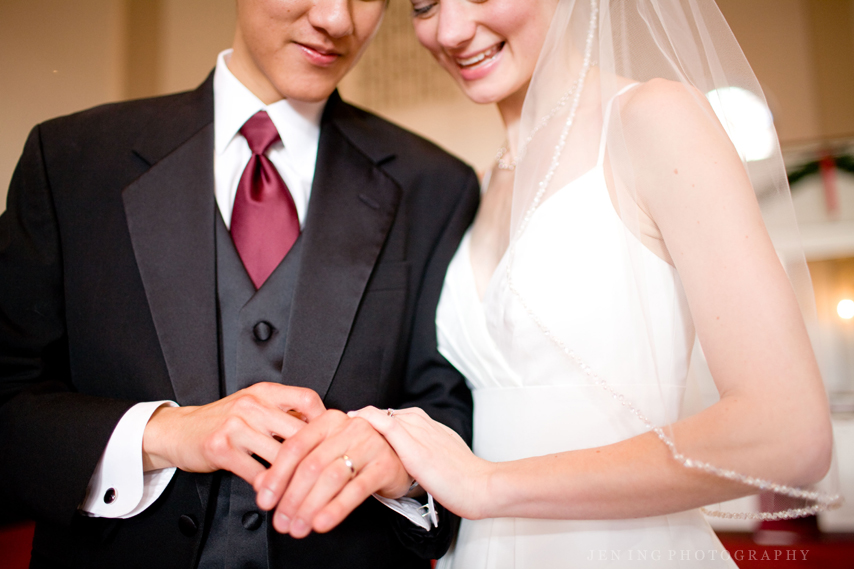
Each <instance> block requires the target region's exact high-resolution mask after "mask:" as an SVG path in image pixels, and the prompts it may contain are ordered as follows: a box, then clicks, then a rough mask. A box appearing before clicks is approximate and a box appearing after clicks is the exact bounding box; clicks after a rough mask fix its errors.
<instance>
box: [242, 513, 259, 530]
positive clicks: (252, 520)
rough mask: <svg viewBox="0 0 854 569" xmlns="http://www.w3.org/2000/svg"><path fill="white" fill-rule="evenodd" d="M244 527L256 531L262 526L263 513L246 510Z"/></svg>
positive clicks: (243, 521)
mask: <svg viewBox="0 0 854 569" xmlns="http://www.w3.org/2000/svg"><path fill="white" fill-rule="evenodd" d="M241 521H242V523H243V527H245V528H246V529H248V530H249V531H255V530H256V529H258V528H259V527H261V514H259V513H258V512H246V513H245V514H243V520H241Z"/></svg>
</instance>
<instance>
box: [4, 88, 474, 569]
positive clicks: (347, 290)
mask: <svg viewBox="0 0 854 569" xmlns="http://www.w3.org/2000/svg"><path fill="white" fill-rule="evenodd" d="M213 116H214V113H213V88H212V80H211V78H208V80H207V81H206V82H205V83H204V84H203V85H202V86H201V87H200V88H199V89H197V90H195V91H193V92H189V93H183V94H178V95H172V96H167V97H161V98H156V99H149V100H140V101H133V102H127V103H120V104H114V105H107V106H103V107H99V108H95V109H92V110H89V111H85V112H82V113H78V114H75V115H71V116H68V117H63V118H59V119H55V120H52V121H49V122H47V123H44V124H41V125H39V126H37V127H36V128H35V129H34V130H33V132H32V133H31V135H30V137H29V140H28V141H27V143H26V147H25V149H24V153H23V156H22V158H21V160H20V162H19V164H18V167H17V169H16V171H15V174H14V176H13V179H12V184H11V188H10V191H9V197H8V206H7V211H6V212H5V213H4V214H3V215H2V217H0V492H2V496H3V498H4V500H3V501H4V502H5V503H6V504H7V505H8V504H13V507H15V508H18V509H21V510H23V511H24V512H25V513H27V514H28V515H31V516H33V517H35V519H36V520H38V524H37V529H36V537H35V541H34V546H33V547H34V552H33V553H34V561H33V564H34V566H39V567H42V566H43V567H54V566H56V567H146V568H153V567H158V568H164V567H175V568H182V569H183V568H190V567H192V566H193V565H194V563H195V562H196V560H197V559H198V555H199V551H200V547H201V544H202V540H203V538H204V536H205V533H206V529H207V528H208V527H209V525H210V517H211V516H212V515H213V509H214V508H212V507H211V502H212V485H213V481H214V480H215V476H216V475H195V474H188V473H184V472H181V471H179V472H177V474H176V475H175V477H174V478H173V480H172V482H171V483H170V485H169V487H168V488H167V489H166V491H165V492H164V494H163V495H162V496H161V497H160V499H159V500H158V501H157V502H156V503H155V504H154V505H152V506H151V507H150V508H149V509H148V510H146V511H145V512H143V513H142V514H140V515H138V516H136V517H134V518H131V519H128V520H107V519H99V518H88V517H85V516H83V515H81V514H80V513H78V506H79V505H80V503H81V501H82V500H83V498H84V495H85V492H86V488H87V485H88V482H89V479H90V477H91V476H92V473H93V470H94V468H95V465H96V464H97V462H98V460H99V458H100V456H101V453H102V452H103V450H104V447H105V445H106V443H107V441H108V439H109V437H110V435H111V433H112V431H113V428H114V427H115V425H116V424H117V422H118V421H119V419H120V418H121V417H122V415H123V414H124V413H125V411H127V410H128V409H129V408H130V407H131V406H132V405H133V404H134V403H136V402H140V401H155V400H162V399H173V400H175V401H177V402H178V403H179V404H181V405H202V404H205V403H209V402H212V401H215V400H216V399H218V398H220V397H221V387H220V380H219V378H220V368H219V356H218V345H217V343H218V337H217V336H218V334H217V314H216V307H217V302H216V294H217V293H216V266H215V244H214V235H215V225H214V223H215V220H216V215H217V212H216V203H215V197H214V177H213V157H214V151H213V136H214V135H213V133H214V130H213ZM477 188H478V184H477V180H476V177H475V175H474V173H473V172H472V171H471V169H470V168H468V167H467V166H465V165H463V164H462V163H461V162H459V161H458V160H456V159H454V158H452V157H450V156H449V155H447V154H446V153H444V152H442V151H441V150H439V149H438V148H436V147H435V146H433V145H431V144H429V143H427V142H425V141H424V140H421V139H419V138H417V137H415V136H414V135H412V134H410V133H407V132H405V131H403V130H401V129H399V128H397V127H395V126H393V125H390V124H389V123H387V122H385V121H383V120H381V119H379V118H377V117H375V116H373V115H370V114H368V113H366V112H363V111H361V110H359V109H356V108H354V107H352V106H350V105H347V104H346V103H344V102H342V101H341V99H340V98H339V97H338V95H337V93H336V94H333V95H332V97H331V98H330V100H329V103H328V104H327V106H326V109H325V112H324V115H323V119H322V124H321V134H320V146H319V153H318V158H317V170H316V175H315V178H314V186H313V188H312V194H311V200H310V204H309V208H308V213H307V216H308V217H307V219H306V221H305V226H304V232H303V235H302V240H303V241H302V263H301V266H300V269H299V276H298V284H297V286H296V289H295V292H294V298H293V305H292V306H293V308H292V312H291V320H290V328H289V333H288V339H287V346H286V349H285V354H284V364H283V372H282V383H284V384H289V385H298V386H304V387H308V388H311V389H313V390H315V391H317V392H318V393H319V394H320V395H321V397H322V398H323V400H324V402H325V404H326V406H327V407H329V408H338V409H343V410H348V409H356V408H360V407H362V406H365V405H368V404H372V405H376V406H379V407H381V408H384V407H400V406H406V405H418V406H421V407H423V408H424V409H425V410H426V411H427V412H428V413H430V414H431V415H432V416H433V417H435V418H437V419H438V420H441V421H443V422H445V423H446V424H448V425H450V426H451V427H453V428H454V429H456V430H457V431H458V432H460V433H461V434H462V435H463V436H464V437H465V438H467V439H468V438H469V437H470V434H471V396H470V394H469V392H468V390H467V389H466V387H465V384H464V382H463V379H462V377H461V376H460V374H459V373H458V372H457V371H456V370H454V369H453V368H452V367H451V366H450V365H449V364H448V363H447V362H446V361H445V360H444V359H443V358H442V357H441V356H440V355H439V353H438V352H437V349H436V331H435V324H434V316H435V308H436V303H437V301H438V297H439V293H440V290H441V286H442V280H443V278H444V273H445V269H446V267H447V264H448V262H449V261H450V259H451V256H452V255H453V253H454V251H455V249H456V247H457V244H458V242H459V240H460V239H461V236H462V235H463V232H464V231H465V229H466V227H467V226H468V224H469V223H470V221H471V219H472V217H473V215H474V211H475V209H476V206H477V200H478V189H477ZM442 522H443V523H442V524H440V530H439V531H435V530H434V531H433V532H431V533H430V534H428V533H427V532H423V531H421V530H420V529H418V528H416V527H415V526H414V525H412V524H411V523H410V522H409V521H408V520H406V519H404V518H402V517H401V516H399V515H398V514H396V513H394V512H393V511H391V510H389V509H387V508H385V507H384V506H382V505H381V504H379V503H378V502H376V501H375V500H373V499H369V500H368V501H366V502H365V503H364V504H363V505H362V506H361V507H360V508H359V509H357V510H356V512H354V514H353V515H351V516H350V517H349V518H348V520H347V521H345V522H344V524H342V526H341V527H339V528H337V529H336V530H334V531H333V532H331V533H329V534H326V535H312V536H310V537H309V538H307V539H305V540H301V541H298V540H293V539H291V538H290V537H287V536H279V535H278V534H271V535H270V536H269V540H268V543H269V547H268V549H269V560H270V566H271V567H295V568H298V567H348V568H358V567H366V568H367V567H370V568H378V567H410V566H411V567H422V566H426V565H424V564H425V563H426V562H425V561H420V560H419V558H423V557H426V558H429V557H433V556H438V555H441V554H442V553H443V552H444V551H445V549H446V548H447V546H448V543H449V541H450V538H451V531H450V530H451V528H452V526H453V523H451V519H450V518H449V516H447V515H446V516H444V518H443V519H442Z"/></svg>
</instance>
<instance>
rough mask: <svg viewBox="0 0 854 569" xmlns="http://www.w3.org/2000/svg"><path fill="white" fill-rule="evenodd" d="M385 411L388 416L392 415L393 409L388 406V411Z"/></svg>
mask: <svg viewBox="0 0 854 569" xmlns="http://www.w3.org/2000/svg"><path fill="white" fill-rule="evenodd" d="M386 413H388V416H389V417H394V409H392V408H391V407H389V408H388V411H386Z"/></svg>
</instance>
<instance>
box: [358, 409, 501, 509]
mask: <svg viewBox="0 0 854 569" xmlns="http://www.w3.org/2000/svg"><path fill="white" fill-rule="evenodd" d="M350 416H351V417H359V418H360V419H364V420H366V421H368V422H369V423H370V424H371V425H373V427H374V428H375V429H376V430H377V431H379V432H380V433H381V434H382V435H383V436H385V438H386V440H388V442H389V444H391V446H392V447H393V448H394V450H395V451H396V452H397V455H398V457H400V460H401V462H402V463H403V466H404V467H405V468H406V470H407V471H408V472H409V474H410V475H411V476H412V477H413V478H415V480H417V481H418V483H419V484H420V485H421V486H422V487H423V488H424V489H425V490H426V491H427V492H429V493H430V494H432V495H433V497H434V498H435V499H436V500H437V501H438V502H440V503H441V504H442V505H443V506H445V507H446V508H447V509H449V510H450V511H452V512H454V513H455V514H457V515H458V516H461V517H464V518H468V519H480V518H483V517H486V515H487V514H486V512H485V510H486V504H487V502H488V499H489V496H488V485H489V477H490V475H491V474H492V472H493V469H494V464H493V463H491V462H488V461H486V460H483V459H481V458H478V457H476V456H475V455H474V454H473V453H472V451H471V449H469V447H468V445H467V444H466V443H465V441H463V439H462V438H461V437H460V436H459V435H458V434H457V433H456V432H454V431H453V430H452V429H450V428H448V427H446V426H445V425H443V424H441V423H438V422H436V421H434V420H433V419H431V418H430V417H429V416H428V415H427V413H425V412H424V411H422V410H421V409H418V408H412V409H400V410H396V411H394V415H393V416H391V415H390V414H389V413H388V412H387V411H380V410H379V409H377V408H376V407H365V408H364V409H362V410H360V411H352V412H351V413H350Z"/></svg>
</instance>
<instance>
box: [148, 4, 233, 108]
mask: <svg viewBox="0 0 854 569" xmlns="http://www.w3.org/2000/svg"><path fill="white" fill-rule="evenodd" d="M160 2H161V4H162V10H163V14H162V18H161V21H160V34H161V51H160V70H159V75H158V78H159V81H158V85H157V87H158V92H160V93H172V92H175V91H184V90H187V89H192V88H194V87H196V86H197V85H198V84H199V83H201V82H202V81H204V79H205V77H207V74H208V73H209V72H210V70H211V69H213V67H214V64H215V63H216V54H217V53H219V52H220V51H222V50H223V49H226V48H227V47H229V46H230V45H231V41H232V39H233V37H234V23H235V0H160Z"/></svg>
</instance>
